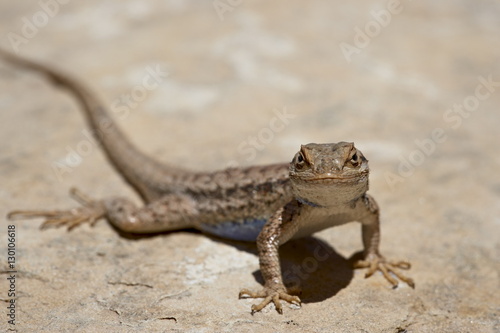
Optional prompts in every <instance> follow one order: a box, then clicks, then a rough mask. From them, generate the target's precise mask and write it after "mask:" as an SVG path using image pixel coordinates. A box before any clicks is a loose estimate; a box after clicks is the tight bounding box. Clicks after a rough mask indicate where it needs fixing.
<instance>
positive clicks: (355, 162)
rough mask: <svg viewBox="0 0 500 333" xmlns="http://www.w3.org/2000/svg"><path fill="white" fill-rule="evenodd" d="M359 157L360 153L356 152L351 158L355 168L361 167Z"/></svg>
mask: <svg viewBox="0 0 500 333" xmlns="http://www.w3.org/2000/svg"><path fill="white" fill-rule="evenodd" d="M359 161H360V158H359V155H358V152H355V153H354V155H352V156H351V160H350V161H349V162H350V163H351V165H352V166H353V167H357V166H358V165H359Z"/></svg>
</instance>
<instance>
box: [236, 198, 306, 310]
mask: <svg viewBox="0 0 500 333" xmlns="http://www.w3.org/2000/svg"><path fill="white" fill-rule="evenodd" d="M299 205H300V204H299V203H298V202H296V201H295V200H294V201H292V202H290V203H289V204H287V205H286V206H285V207H282V208H280V209H279V210H278V211H276V213H275V214H273V215H272V216H271V217H270V218H269V220H268V221H267V223H266V224H265V225H264V227H263V228H262V231H261V232H260V234H259V236H258V238H257V249H258V253H259V263H260V271H261V273H262V277H263V278H264V288H263V289H262V290H260V291H258V292H253V291H250V290H248V289H242V290H241V291H240V293H239V298H243V297H245V296H246V297H251V298H264V300H263V301H262V302H260V303H259V304H257V305H256V304H254V305H252V314H253V313H255V312H258V311H260V310H262V309H263V308H264V307H265V306H266V305H268V304H269V303H270V302H273V303H274V306H275V307H276V311H278V313H280V314H282V313H283V308H282V305H281V302H280V300H285V301H287V302H289V303H292V304H293V303H295V304H297V305H300V298H299V297H298V296H294V295H291V294H290V292H289V291H287V289H286V287H285V285H284V284H283V278H282V276H281V265H280V261H279V254H278V248H279V246H280V245H281V244H283V243H285V242H286V241H287V240H289V239H290V238H291V237H292V236H293V234H294V233H295V231H296V228H297V227H296V226H295V225H294V223H293V217H294V215H296V214H297V213H298V209H299Z"/></svg>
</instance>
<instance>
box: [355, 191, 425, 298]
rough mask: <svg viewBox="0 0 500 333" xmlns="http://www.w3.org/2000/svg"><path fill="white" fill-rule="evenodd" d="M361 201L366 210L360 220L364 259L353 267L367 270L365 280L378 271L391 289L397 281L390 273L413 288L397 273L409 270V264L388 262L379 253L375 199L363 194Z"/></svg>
mask: <svg viewBox="0 0 500 333" xmlns="http://www.w3.org/2000/svg"><path fill="white" fill-rule="evenodd" d="M362 201H363V203H362V204H363V205H364V208H366V209H367V210H368V213H367V215H365V216H364V217H363V218H362V219H361V223H362V236H363V245H364V255H365V258H364V260H360V261H358V262H356V263H355V264H354V267H355V268H368V271H367V272H366V275H365V277H367V278H368V277H370V276H372V275H373V274H374V273H375V272H376V271H380V272H381V273H382V274H383V276H384V277H385V278H386V279H387V281H389V282H390V283H391V284H392V286H393V288H396V287H397V286H398V281H397V280H396V279H395V278H394V277H393V276H391V273H392V274H393V275H394V276H396V277H397V278H398V279H400V280H401V281H403V282H406V283H407V284H408V285H409V286H410V287H412V288H414V287H415V283H414V281H413V280H412V279H411V278H409V277H407V276H405V275H404V274H402V273H401V272H400V271H399V269H410V267H411V264H410V263H409V262H407V261H388V260H386V259H385V258H384V257H383V256H382V255H381V254H380V252H379V244H380V219H379V208H378V205H377V203H376V202H375V199H373V197H371V196H370V195H368V194H365V195H364V197H362Z"/></svg>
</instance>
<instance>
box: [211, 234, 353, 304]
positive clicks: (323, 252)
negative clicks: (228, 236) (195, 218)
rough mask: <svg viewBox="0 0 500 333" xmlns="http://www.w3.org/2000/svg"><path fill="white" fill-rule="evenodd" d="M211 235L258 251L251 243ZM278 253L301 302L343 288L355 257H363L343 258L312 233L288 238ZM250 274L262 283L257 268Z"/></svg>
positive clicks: (285, 278)
mask: <svg viewBox="0 0 500 333" xmlns="http://www.w3.org/2000/svg"><path fill="white" fill-rule="evenodd" d="M213 239H214V240H216V241H221V242H224V243H226V244H230V245H233V246H235V247H236V248H237V249H239V250H243V251H246V252H250V253H252V254H255V255H257V248H256V245H255V244H253V243H244V242H233V241H227V240H224V239H220V238H213ZM279 253H280V263H281V269H282V276H283V282H284V283H285V285H286V286H287V288H292V289H298V290H299V291H300V298H301V300H302V302H303V303H316V302H321V301H324V300H325V299H328V298H330V297H333V296H335V295H336V294H337V293H338V292H339V291H341V290H342V289H344V288H346V287H347V286H348V285H349V284H350V282H351V280H352V279H353V277H354V268H353V264H354V262H355V260H358V259H361V257H362V252H358V253H355V254H354V255H352V256H351V257H350V258H347V259H346V258H345V257H343V256H342V255H340V254H339V253H337V252H336V251H335V250H334V248H333V247H331V246H330V245H328V244H327V243H326V242H324V241H323V240H321V239H319V238H316V237H313V236H309V237H305V238H300V239H296V240H292V241H289V242H287V243H286V244H284V245H283V246H281V247H280V250H279ZM252 274H253V276H254V278H255V280H256V281H257V282H258V283H260V284H261V285H264V280H263V278H262V275H261V272H260V270H256V271H254V272H253V273H252Z"/></svg>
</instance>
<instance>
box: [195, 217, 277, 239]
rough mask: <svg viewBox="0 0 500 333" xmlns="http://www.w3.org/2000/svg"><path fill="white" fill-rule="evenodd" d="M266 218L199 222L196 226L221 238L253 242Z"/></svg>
mask: <svg viewBox="0 0 500 333" xmlns="http://www.w3.org/2000/svg"><path fill="white" fill-rule="evenodd" d="M266 222H267V219H265V218H260V219H245V220H242V221H236V222H235V221H227V222H222V223H217V224H201V225H199V226H198V229H200V230H201V231H203V232H206V233H208V234H211V235H215V236H219V237H222V238H227V239H233V240H239V241H246V242H255V241H256V240H257V236H258V235H259V233H260V231H261V230H262V227H263V226H264V224H265V223H266Z"/></svg>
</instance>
